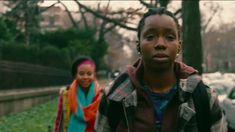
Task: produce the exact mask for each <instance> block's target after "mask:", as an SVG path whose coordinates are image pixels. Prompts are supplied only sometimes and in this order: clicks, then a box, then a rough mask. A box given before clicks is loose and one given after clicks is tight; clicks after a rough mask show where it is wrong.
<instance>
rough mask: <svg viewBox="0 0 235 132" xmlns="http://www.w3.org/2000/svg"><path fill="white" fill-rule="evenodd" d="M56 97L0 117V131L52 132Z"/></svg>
mask: <svg viewBox="0 0 235 132" xmlns="http://www.w3.org/2000/svg"><path fill="white" fill-rule="evenodd" d="M57 99H58V98H55V99H53V100H51V101H48V102H47V103H44V104H40V105H37V106H35V107H32V108H30V109H27V110H25V111H23V112H20V113H17V114H11V115H8V116H2V117H0V131H1V132H49V131H51V132H52V131H53V126H54V122H55V116H56V110H57Z"/></svg>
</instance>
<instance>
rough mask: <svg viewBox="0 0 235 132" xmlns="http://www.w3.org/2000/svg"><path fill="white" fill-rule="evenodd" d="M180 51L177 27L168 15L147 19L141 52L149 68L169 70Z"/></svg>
mask: <svg viewBox="0 0 235 132" xmlns="http://www.w3.org/2000/svg"><path fill="white" fill-rule="evenodd" d="M179 51H180V42H179V38H178V31H177V25H176V23H175V21H174V20H173V18H171V17H170V16H167V15H164V14H163V15H152V16H149V17H147V18H146V19H145V25H144V27H143V28H142V31H141V34H140V52H141V55H142V59H143V63H144V65H145V66H146V67H147V68H151V69H155V70H157V69H158V70H163V69H166V68H169V67H170V66H171V65H172V64H173V62H174V61H175V58H176V54H177V53H178V52H179Z"/></svg>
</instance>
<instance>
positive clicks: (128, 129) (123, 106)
mask: <svg viewBox="0 0 235 132" xmlns="http://www.w3.org/2000/svg"><path fill="white" fill-rule="evenodd" d="M124 100H125V98H124V99H123V100H122V108H123V111H124V116H125V120H126V124H127V131H128V132H130V127H129V122H128V119H127V112H126V109H125V104H124Z"/></svg>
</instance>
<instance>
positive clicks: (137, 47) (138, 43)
mask: <svg viewBox="0 0 235 132" xmlns="http://www.w3.org/2000/svg"><path fill="white" fill-rule="evenodd" d="M136 49H137V51H138V52H139V53H140V42H139V41H138V40H137V41H136Z"/></svg>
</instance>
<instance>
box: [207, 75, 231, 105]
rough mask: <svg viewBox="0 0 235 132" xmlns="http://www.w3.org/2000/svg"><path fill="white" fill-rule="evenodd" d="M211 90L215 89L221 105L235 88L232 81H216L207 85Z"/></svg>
mask: <svg viewBox="0 0 235 132" xmlns="http://www.w3.org/2000/svg"><path fill="white" fill-rule="evenodd" d="M207 85H208V86H209V87H210V88H212V89H214V90H215V92H216V93H217V95H218V100H219V104H220V105H221V103H222V102H223V100H224V99H225V98H226V96H227V94H228V93H229V91H230V90H231V89H232V88H233V87H234V86H235V84H234V83H233V82H232V81H227V80H223V79H221V80H214V81H211V82H210V83H209V84H207Z"/></svg>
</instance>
